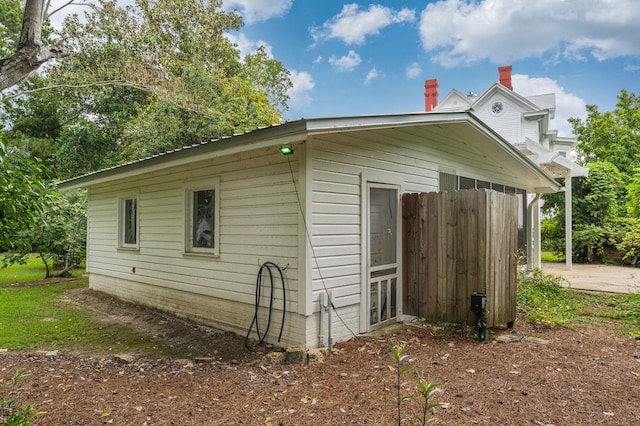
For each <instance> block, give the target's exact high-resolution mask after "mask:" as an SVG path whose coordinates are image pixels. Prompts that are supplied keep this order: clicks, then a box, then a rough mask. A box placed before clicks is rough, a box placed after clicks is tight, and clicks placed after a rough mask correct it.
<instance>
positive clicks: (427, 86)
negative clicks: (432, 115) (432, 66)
mask: <svg viewBox="0 0 640 426" xmlns="http://www.w3.org/2000/svg"><path fill="white" fill-rule="evenodd" d="M437 105H438V80H436V79H435V78H434V79H432V80H426V81H425V82H424V110H425V111H426V112H431V111H433V109H434V108H435V107H436V106H437Z"/></svg>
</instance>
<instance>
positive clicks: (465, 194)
mask: <svg viewBox="0 0 640 426" xmlns="http://www.w3.org/2000/svg"><path fill="white" fill-rule="evenodd" d="M402 214H403V241H402V244H403V310H404V313H405V314H409V315H415V316H418V317H421V318H425V319H428V320H435V321H446V322H453V323H471V322H473V320H474V318H475V317H474V316H473V314H472V313H471V311H470V295H471V294H472V293H474V292H478V293H484V294H486V296H487V326H488V327H492V326H495V325H498V324H506V323H509V322H513V321H515V318H516V276H517V259H516V251H517V244H518V200H517V198H516V197H515V196H513V195H509V194H503V193H500V192H495V191H490V190H485V189H479V190H465V191H450V192H440V193H435V192H434V193H421V194H404V195H403V197H402Z"/></svg>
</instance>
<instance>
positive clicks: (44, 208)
mask: <svg viewBox="0 0 640 426" xmlns="http://www.w3.org/2000/svg"><path fill="white" fill-rule="evenodd" d="M0 172H1V173H0V228H1V229H2V231H3V232H2V234H1V235H0V249H2V251H3V252H5V253H4V254H3V255H2V263H1V266H0V269H1V268H4V267H6V266H7V265H10V264H14V263H24V262H25V261H26V259H27V257H28V256H29V255H30V254H31V253H38V254H39V256H40V258H41V259H42V261H43V262H44V265H45V267H46V276H45V277H49V276H50V275H51V271H50V269H49V262H51V263H53V264H55V265H61V266H62V267H63V268H64V270H65V271H68V270H69V269H70V268H72V267H74V266H76V265H78V264H79V263H80V262H81V261H82V260H83V259H84V254H85V236H86V212H85V210H84V199H85V196H84V195H83V194H80V195H78V194H74V195H73V196H72V197H68V196H62V195H60V194H58V193H57V191H56V190H55V189H54V188H53V187H52V186H51V185H50V184H47V183H45V182H46V179H47V172H46V168H44V167H43V166H42V165H41V164H39V163H38V162H37V161H36V160H33V159H31V158H30V156H29V154H28V153H26V152H24V151H21V150H19V149H17V148H10V149H6V148H5V147H4V145H3V144H0Z"/></svg>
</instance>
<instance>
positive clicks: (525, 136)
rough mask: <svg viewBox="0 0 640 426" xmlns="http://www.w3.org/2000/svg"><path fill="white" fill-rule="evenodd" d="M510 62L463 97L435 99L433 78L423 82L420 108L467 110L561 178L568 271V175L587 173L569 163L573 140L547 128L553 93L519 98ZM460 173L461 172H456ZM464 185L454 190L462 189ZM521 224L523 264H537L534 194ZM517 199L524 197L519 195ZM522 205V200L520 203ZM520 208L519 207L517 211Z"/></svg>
mask: <svg viewBox="0 0 640 426" xmlns="http://www.w3.org/2000/svg"><path fill="white" fill-rule="evenodd" d="M511 70H512V67H511V65H507V66H503V67H499V68H498V72H499V77H500V80H499V82H497V83H495V84H493V85H492V86H491V87H489V88H488V89H487V90H486V91H485V92H484V93H482V94H480V95H477V94H474V93H469V94H467V95H464V94H462V93H460V92H459V91H458V90H456V89H453V90H451V92H449V94H447V95H446V96H445V97H444V99H442V101H440V102H438V81H437V80H435V79H433V80H427V81H426V82H425V110H426V111H427V112H454V111H470V112H473V114H474V115H475V116H476V117H478V118H479V119H480V120H482V121H483V122H484V123H486V124H487V125H488V126H489V127H490V128H492V129H493V130H495V131H496V132H497V133H499V134H500V136H502V137H503V138H504V139H506V140H507V141H508V142H509V143H511V144H512V145H513V146H514V147H516V148H517V149H518V150H520V152H522V153H523V154H525V155H526V156H527V157H528V158H529V159H530V160H531V161H533V162H534V163H535V164H537V165H538V166H539V167H540V168H542V169H543V170H545V171H546V172H547V173H549V174H550V175H551V176H553V177H554V178H564V179H565V182H566V183H567V184H566V185H565V203H566V212H567V215H566V218H565V220H566V229H567V234H566V241H567V244H566V246H567V252H566V258H567V269H571V253H572V247H571V202H570V201H571V178H572V177H578V176H586V175H587V173H588V170H587V169H585V168H583V167H581V166H580V165H578V164H576V163H574V162H573V161H571V156H572V152H573V150H574V148H575V146H576V144H577V141H576V140H575V139H573V138H561V137H558V131H557V130H553V129H550V128H549V121H550V120H552V119H553V118H554V115H555V110H556V99H555V94H554V93H549V94H541V95H536V96H528V97H524V96H521V95H519V94H518V93H516V92H514V91H513V86H512V84H511ZM461 176H462V175H461ZM463 188H464V185H462V186H461V185H460V184H459V185H458V187H457V188H446V189H463ZM527 198H528V200H527V204H528V208H527V209H526V210H528V211H527V213H526V214H523V216H522V218H526V220H524V221H523V222H522V223H521V224H522V225H523V228H524V235H525V236H526V237H525V241H530V242H531V243H530V244H525V246H526V250H527V260H528V266H529V267H530V268H539V267H540V265H541V262H540V205H539V194H536V193H530V194H529V195H528V197H527ZM521 200H523V199H522V198H521ZM522 205H523V206H524V203H523V204H522ZM521 210H523V212H524V210H525V209H524V208H523V209H521Z"/></svg>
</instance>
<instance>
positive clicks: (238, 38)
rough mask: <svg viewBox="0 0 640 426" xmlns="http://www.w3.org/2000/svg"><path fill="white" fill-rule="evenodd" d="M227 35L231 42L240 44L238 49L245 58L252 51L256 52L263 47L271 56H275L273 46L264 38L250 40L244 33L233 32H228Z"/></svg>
mask: <svg viewBox="0 0 640 426" xmlns="http://www.w3.org/2000/svg"><path fill="white" fill-rule="evenodd" d="M225 37H227V39H228V40H229V41H230V42H231V43H234V44H236V45H237V46H238V50H239V51H240V57H241V58H244V57H245V56H247V55H248V54H250V53H254V52H255V51H256V50H258V48H260V47H263V48H264V51H265V52H266V54H267V56H268V57H269V58H273V54H272V52H271V51H272V49H273V47H272V46H271V45H270V44H269V43H267V42H266V41H264V40H250V39H249V38H247V36H246V35H244V34H243V33H238V34H231V33H226V34H225Z"/></svg>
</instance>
